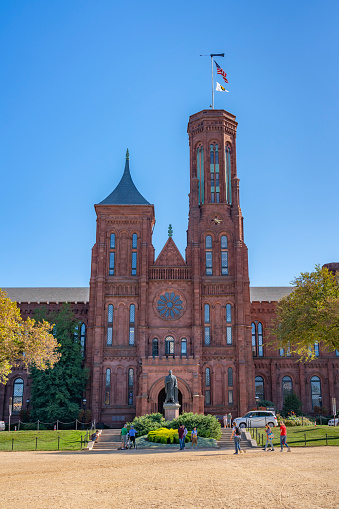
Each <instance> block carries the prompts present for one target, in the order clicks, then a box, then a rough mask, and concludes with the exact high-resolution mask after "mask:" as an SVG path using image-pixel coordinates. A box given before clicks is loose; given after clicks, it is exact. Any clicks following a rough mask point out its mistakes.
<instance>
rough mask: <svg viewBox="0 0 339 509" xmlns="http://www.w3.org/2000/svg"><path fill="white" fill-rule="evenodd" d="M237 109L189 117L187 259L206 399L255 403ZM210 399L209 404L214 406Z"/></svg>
mask: <svg viewBox="0 0 339 509" xmlns="http://www.w3.org/2000/svg"><path fill="white" fill-rule="evenodd" d="M236 132H237V122H236V119H235V116H234V115H232V114H231V113H228V112H227V111H224V110H203V111H200V112H199V113H196V114H194V115H192V116H191V117H190V119H189V123H188V135H189V145H190V195H189V222H188V232H187V249H186V260H187V264H188V265H190V266H192V283H193V302H192V305H193V308H194V311H193V316H194V317H195V323H194V324H193V328H194V330H195V344H199V345H201V351H200V352H199V354H200V358H201V363H202V364H201V365H202V383H203V386H204V392H205V411H206V406H211V407H212V408H211V410H212V412H213V413H215V412H216V411H217V408H218V407H224V408H225V407H228V408H230V407H233V409H234V410H235V409H236V410H237V411H238V412H240V413H242V412H245V411H246V410H247V409H248V408H249V406H251V405H253V403H254V401H253V395H254V383H253V382H252V380H254V376H253V358H252V352H251V335H250V324H251V318H250V293H249V277H248V257H247V247H246V245H245V243H244V237H243V218H242V213H241V209H240V203H239V179H238V177H237V163H236ZM213 407H214V408H213Z"/></svg>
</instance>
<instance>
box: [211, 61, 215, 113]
mask: <svg viewBox="0 0 339 509" xmlns="http://www.w3.org/2000/svg"><path fill="white" fill-rule="evenodd" d="M211 69H212V110H214V83H213V82H214V80H213V55H211Z"/></svg>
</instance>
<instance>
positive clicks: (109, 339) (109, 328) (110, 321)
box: [106, 304, 113, 346]
mask: <svg viewBox="0 0 339 509" xmlns="http://www.w3.org/2000/svg"><path fill="white" fill-rule="evenodd" d="M106 343H107V346H112V344H113V305H112V304H109V306H108V311H107V342H106Z"/></svg>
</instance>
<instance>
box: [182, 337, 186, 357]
mask: <svg viewBox="0 0 339 509" xmlns="http://www.w3.org/2000/svg"><path fill="white" fill-rule="evenodd" d="M181 357H187V340H186V338H183V339H182V340H181Z"/></svg>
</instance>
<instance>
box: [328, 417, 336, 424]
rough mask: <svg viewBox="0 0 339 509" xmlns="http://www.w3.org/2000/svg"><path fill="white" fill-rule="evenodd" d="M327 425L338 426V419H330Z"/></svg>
mask: <svg viewBox="0 0 339 509" xmlns="http://www.w3.org/2000/svg"><path fill="white" fill-rule="evenodd" d="M334 421H335V422H334ZM327 424H328V425H329V426H339V417H336V418H335V420H334V419H330V420H329V421H328V423H327Z"/></svg>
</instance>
